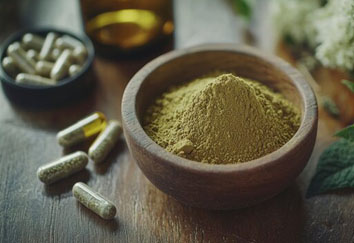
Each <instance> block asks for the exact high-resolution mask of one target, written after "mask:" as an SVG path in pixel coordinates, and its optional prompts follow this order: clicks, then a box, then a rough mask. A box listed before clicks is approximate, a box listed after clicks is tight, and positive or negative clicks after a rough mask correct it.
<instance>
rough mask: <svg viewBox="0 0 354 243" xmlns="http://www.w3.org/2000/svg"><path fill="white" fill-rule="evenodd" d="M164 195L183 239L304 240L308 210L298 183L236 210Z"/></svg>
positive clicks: (165, 206) (240, 240)
mask: <svg viewBox="0 0 354 243" xmlns="http://www.w3.org/2000/svg"><path fill="white" fill-rule="evenodd" d="M150 186H152V185H150ZM155 190H156V191H157V189H155ZM156 193H162V192H156ZM163 198H164V200H163V202H162V205H161V210H165V214H167V215H168V216H167V217H169V218H173V221H174V222H173V224H174V225H176V224H177V225H179V229H180V230H179V231H180V232H179V235H180V236H181V237H182V239H180V240H183V241H185V240H187V241H188V240H190V239H194V240H195V241H203V240H206V241H210V242H301V237H302V235H303V230H304V218H305V211H304V208H303V199H302V197H301V192H300V191H299V188H298V186H297V185H296V184H294V185H292V186H290V187H289V188H288V189H286V190H285V191H284V192H282V193H281V194H279V195H278V196H276V197H274V198H272V199H270V200H268V201H266V202H263V203H261V204H259V205H256V206H254V207H250V208H245V209H239V210H234V211H208V210H203V209H197V208H191V207H188V206H184V205H182V204H181V203H179V202H178V201H176V200H174V199H173V198H171V197H168V196H165V197H163ZM155 213H156V212H155ZM157 214H158V212H157ZM169 214H173V215H169ZM167 230H168V229H167Z"/></svg>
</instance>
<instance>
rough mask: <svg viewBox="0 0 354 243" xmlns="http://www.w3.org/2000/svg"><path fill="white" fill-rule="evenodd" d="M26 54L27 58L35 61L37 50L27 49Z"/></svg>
mask: <svg viewBox="0 0 354 243" xmlns="http://www.w3.org/2000/svg"><path fill="white" fill-rule="evenodd" d="M26 56H27V58H28V59H31V60H32V61H33V62H36V61H37V60H38V52H37V51H36V50H34V49H29V50H28V51H27V52H26Z"/></svg>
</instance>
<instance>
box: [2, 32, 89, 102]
mask: <svg viewBox="0 0 354 243" xmlns="http://www.w3.org/2000/svg"><path fill="white" fill-rule="evenodd" d="M93 59H94V48H93V45H92V43H91V41H90V39H89V38H88V37H87V36H86V35H84V34H81V35H75V34H72V33H70V32H67V31H62V30H55V29H43V28H42V29H29V30H23V31H20V32H17V33H15V34H13V35H12V36H11V37H9V38H8V39H7V41H5V43H4V44H3V46H2V48H1V52H0V60H1V65H0V79H1V81H2V85H3V88H4V91H5V92H6V95H7V96H8V97H9V98H10V99H11V100H12V101H14V102H16V103H20V104H24V105H32V106H40V107H42V106H51V105H59V104H63V103H68V102H70V101H73V100H75V99H78V98H80V97H82V96H84V95H85V94H87V93H88V92H89V91H90V90H91V88H92V85H93V83H94V77H95V75H94V73H93V71H92V63H93Z"/></svg>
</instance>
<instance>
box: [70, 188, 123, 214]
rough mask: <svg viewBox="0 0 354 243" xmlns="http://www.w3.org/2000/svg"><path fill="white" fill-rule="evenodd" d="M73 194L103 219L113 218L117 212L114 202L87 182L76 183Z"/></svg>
mask: <svg viewBox="0 0 354 243" xmlns="http://www.w3.org/2000/svg"><path fill="white" fill-rule="evenodd" d="M73 195H74V197H75V198H76V199H77V200H78V201H79V202H80V203H82V204H83V205H84V206H85V207H87V208H88V209H90V210H92V211H93V212H95V213H96V214H98V215H99V216H100V217H101V218H103V219H113V218H114V216H115V215H116V213H117V209H116V207H115V206H114V204H113V203H112V202H110V201H109V200H108V199H106V198H105V197H104V196H102V195H101V194H99V193H98V192H95V191H93V190H92V189H91V188H90V187H89V186H88V185H86V184H85V183H82V182H77V183H75V185H74V186H73Z"/></svg>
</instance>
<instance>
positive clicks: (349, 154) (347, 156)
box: [307, 139, 354, 197]
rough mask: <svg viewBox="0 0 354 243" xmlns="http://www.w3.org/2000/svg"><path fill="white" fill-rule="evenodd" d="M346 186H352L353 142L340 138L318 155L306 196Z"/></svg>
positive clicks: (353, 180)
mask: <svg viewBox="0 0 354 243" xmlns="http://www.w3.org/2000/svg"><path fill="white" fill-rule="evenodd" d="M346 187H354V143H353V142H351V141H348V140H346V139H340V140H339V141H337V142H334V143H333V144H331V145H330V146H329V147H328V148H327V149H326V150H325V151H324V152H323V153H322V155H321V156H320V159H319V162H318V165H317V169H316V174H315V176H314V177H313V178H312V180H311V183H310V186H309V188H308V190H307V197H311V196H314V195H317V194H320V193H323V192H326V191H329V190H334V189H339V188H346Z"/></svg>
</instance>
